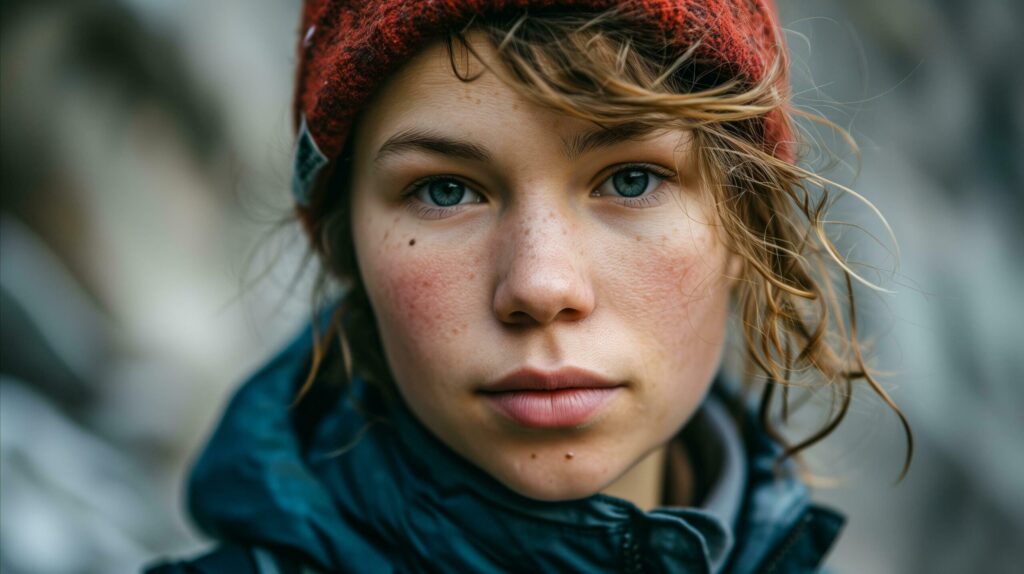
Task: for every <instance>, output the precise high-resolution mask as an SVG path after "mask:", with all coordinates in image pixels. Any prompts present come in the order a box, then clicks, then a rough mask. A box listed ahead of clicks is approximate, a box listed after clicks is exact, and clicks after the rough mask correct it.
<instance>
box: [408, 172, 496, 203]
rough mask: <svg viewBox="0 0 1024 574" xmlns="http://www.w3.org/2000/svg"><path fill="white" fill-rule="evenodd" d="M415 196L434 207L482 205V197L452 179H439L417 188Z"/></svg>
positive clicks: (428, 181) (426, 182)
mask: <svg viewBox="0 0 1024 574" xmlns="http://www.w3.org/2000/svg"><path fill="white" fill-rule="evenodd" d="M413 194H414V195H415V196H416V198H417V199H419V200H420V201H422V202H423V203H425V204H427V205H430V206H432V207H442V208H443V207H454V206H456V205H460V204H463V203H480V201H481V198H480V195H479V194H478V193H477V192H475V191H473V190H472V189H470V188H469V187H467V186H466V185H465V184H463V183H461V182H459V181H458V180H455V179H452V178H450V177H438V178H434V179H430V180H427V181H425V182H423V183H421V184H419V185H418V186H416V188H415V191H414V192H413Z"/></svg>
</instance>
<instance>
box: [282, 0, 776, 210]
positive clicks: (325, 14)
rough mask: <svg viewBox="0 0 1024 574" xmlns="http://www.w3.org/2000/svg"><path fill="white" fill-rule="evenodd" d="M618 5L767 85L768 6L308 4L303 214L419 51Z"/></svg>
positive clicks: (303, 54)
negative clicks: (477, 23) (482, 30)
mask: <svg viewBox="0 0 1024 574" xmlns="http://www.w3.org/2000/svg"><path fill="white" fill-rule="evenodd" d="M614 6H620V7H621V8H623V9H624V10H625V11H626V12H627V13H629V14H631V15H633V16H634V17H635V19H636V22H637V27H638V28H645V27H650V28H651V29H652V30H653V31H656V32H660V33H662V34H663V35H664V36H665V37H666V38H668V39H669V41H670V42H671V43H672V45H673V46H674V47H675V48H676V49H678V51H679V53H680V54H681V53H682V52H683V51H685V50H686V49H687V48H688V47H690V46H692V45H693V44H694V43H695V42H698V41H699V42H700V43H699V45H698V46H697V50H696V56H697V57H699V58H701V59H703V60H710V61H714V62H718V63H719V64H720V65H721V67H722V68H723V69H724V70H727V71H728V72H729V73H730V74H731V75H733V76H735V77H739V78H744V79H746V80H747V81H748V82H749V83H750V84H755V83H757V82H758V81H759V80H761V79H762V78H763V77H764V75H765V73H766V71H767V69H768V66H769V65H770V63H771V61H772V60H773V59H774V58H775V57H776V55H777V53H778V52H777V49H778V48H779V47H780V46H779V43H780V42H781V34H779V32H778V28H777V23H776V17H775V7H774V5H773V2H772V0H624V1H618V2H616V1H613V0H566V1H556V0H416V1H409V0H306V1H305V6H304V9H303V11H302V29H301V42H300V45H299V59H298V73H297V78H296V87H295V101H294V113H295V123H296V126H297V129H298V139H297V142H296V150H295V165H294V169H295V171H294V175H293V178H292V190H293V193H294V195H295V200H296V203H297V206H296V207H297V209H298V212H299V216H300V218H301V219H302V220H303V223H304V224H305V225H306V227H307V230H311V229H312V224H313V221H312V217H311V215H312V214H311V213H309V212H308V210H309V206H310V205H311V204H312V203H313V200H314V199H315V198H313V197H311V195H312V193H313V191H314V190H315V188H316V183H317V179H318V177H319V175H320V172H321V171H322V169H323V167H324V166H325V165H327V164H328V162H330V161H331V160H332V159H334V158H336V157H339V156H340V155H341V153H342V152H343V151H344V150H343V149H342V148H343V146H344V143H345V139H346V137H347V136H348V132H349V129H350V127H351V124H352V120H353V118H354V116H355V114H356V113H357V112H358V111H359V110H360V109H361V108H362V107H363V106H364V105H366V103H367V100H368V99H369V98H370V96H371V95H372V93H373V92H374V90H375V89H376V88H377V87H378V86H379V85H380V84H381V82H382V80H383V79H384V78H385V77H387V76H388V75H389V74H390V73H392V72H394V71H395V70H396V69H397V68H398V67H399V66H401V65H402V64H403V63H404V62H405V61H407V60H408V59H410V58H411V57H412V56H413V55H414V54H415V53H416V52H417V51H418V50H420V49H421V48H423V47H425V46H426V45H427V44H429V43H430V42H431V41H432V40H434V39H436V38H439V37H440V36H441V35H442V34H443V33H444V32H445V30H447V29H450V28H453V27H459V26H460V25H462V24H465V23H467V22H469V20H470V19H471V18H473V17H474V16H476V17H480V16H487V15H498V14H509V13H514V12H515V11H519V10H522V9H524V8H528V9H552V8H562V9H581V10H601V9H606V8H611V7H614ZM784 125H785V124H784V123H783V122H779V121H775V120H774V119H772V118H769V119H768V121H767V124H766V129H765V138H766V140H767V141H765V142H764V143H765V146H766V149H772V150H775V154H776V155H777V156H779V157H784V158H789V157H790V155H791V151H790V148H791V146H790V145H789V144H788V143H787V142H788V140H789V136H790V134H788V133H786V132H785V129H784V128H783V126H784Z"/></svg>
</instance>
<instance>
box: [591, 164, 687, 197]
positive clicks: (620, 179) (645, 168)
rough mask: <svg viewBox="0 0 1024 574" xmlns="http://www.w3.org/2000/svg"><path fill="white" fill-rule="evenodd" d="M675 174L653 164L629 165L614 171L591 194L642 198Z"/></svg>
mask: <svg viewBox="0 0 1024 574" xmlns="http://www.w3.org/2000/svg"><path fill="white" fill-rule="evenodd" d="M673 175H674V174H673V173H672V172H670V171H668V170H665V169H662V168H658V167H656V166H652V165H629V166H626V167H624V168H622V169H619V170H618V171H616V172H615V173H613V174H612V176H611V177H609V178H608V179H606V180H605V181H604V183H602V184H601V185H600V187H598V188H597V189H595V190H594V192H593V193H592V194H591V195H592V196H595V197H600V196H612V197H621V198H624V199H627V200H628V199H640V198H643V197H645V196H647V195H650V194H651V192H652V191H654V190H656V189H658V187H660V186H661V182H662V181H664V180H666V179H668V178H670V177H672V176H673Z"/></svg>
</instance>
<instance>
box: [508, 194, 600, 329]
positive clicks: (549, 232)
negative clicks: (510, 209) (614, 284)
mask: <svg viewBox="0 0 1024 574" xmlns="http://www.w3.org/2000/svg"><path fill="white" fill-rule="evenodd" d="M524 215H525V214H524ZM507 223H509V224H510V225H508V226H507V227H506V228H507V229H508V231H506V232H504V233H502V237H501V247H500V249H499V277H498V283H497V286H496V288H495V292H494V313H495V315H496V316H497V318H498V319H499V320H500V321H502V322H503V323H506V324H509V325H521V326H526V325H547V324H550V323H552V322H556V321H580V320H582V319H584V318H586V317H587V316H589V315H590V313H591V312H592V311H593V310H594V291H593V285H592V283H591V280H590V277H589V275H588V269H587V262H586V260H585V257H584V254H583V253H582V251H581V250H580V246H581V245H582V244H585V242H584V241H583V240H582V238H580V237H577V236H576V235H577V234H574V233H572V232H571V231H570V224H569V222H568V221H567V220H566V218H565V217H562V216H559V215H556V214H555V213H553V212H549V213H548V214H546V215H543V216H532V217H531V216H524V217H522V218H521V220H520V221H518V222H507Z"/></svg>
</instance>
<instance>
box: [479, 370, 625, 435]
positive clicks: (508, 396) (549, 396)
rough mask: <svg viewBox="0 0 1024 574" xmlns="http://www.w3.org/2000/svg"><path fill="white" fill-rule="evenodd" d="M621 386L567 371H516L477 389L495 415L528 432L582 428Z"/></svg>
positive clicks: (595, 377)
mask: <svg viewBox="0 0 1024 574" xmlns="http://www.w3.org/2000/svg"><path fill="white" fill-rule="evenodd" d="M621 388H622V384H621V383H619V382H616V381H612V380H610V379H607V378H604V377H602V376H600V375H597V374H595V373H592V372H590V371H586V370H583V369H577V368H573V367H567V368H563V369H558V370H557V371H541V370H538V369H530V368H527V369H519V370H517V371H514V372H512V373H510V374H508V375H506V376H505V377H502V378H501V379H499V380H497V381H495V382H494V383H491V384H488V385H485V386H484V387H482V388H481V389H480V393H481V394H482V395H483V397H484V399H485V400H487V402H488V403H489V404H490V405H491V406H492V407H493V408H494V409H495V410H497V411H498V412H499V413H501V414H502V415H504V416H506V417H508V418H509V419H511V420H512V421H514V422H516V423H518V424H520V425H522V426H524V427H529V428H564V427H576V426H580V425H583V424H585V423H586V422H587V421H589V420H590V419H592V418H593V417H594V416H595V415H596V414H597V413H598V412H599V411H600V410H601V409H602V408H604V407H605V406H606V405H607V404H608V403H609V402H610V401H611V400H612V399H613V398H615V395H616V394H618V392H619V390H620V389H621Z"/></svg>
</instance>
